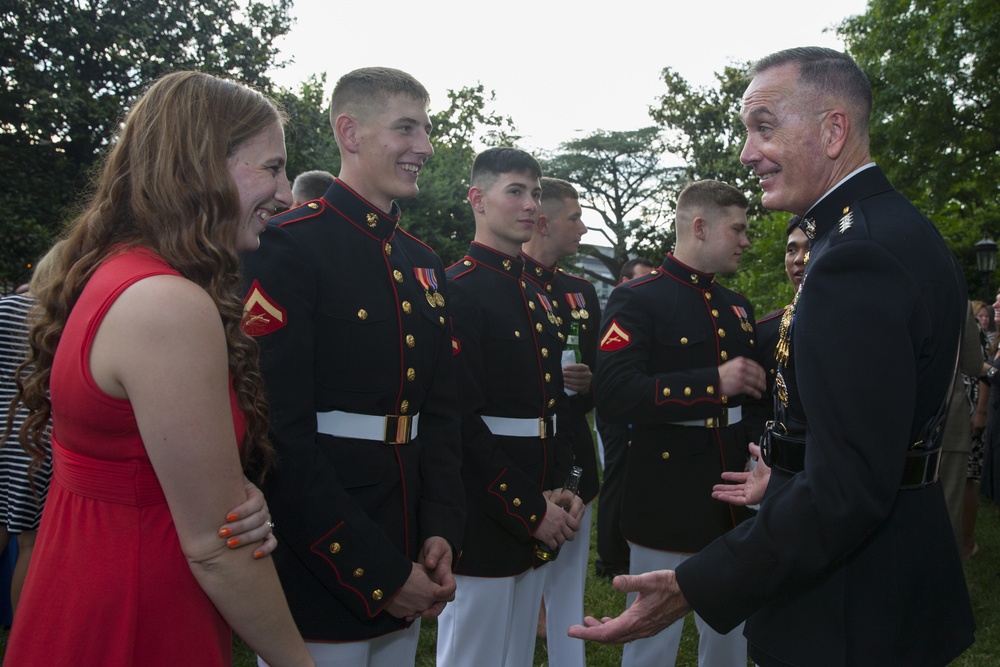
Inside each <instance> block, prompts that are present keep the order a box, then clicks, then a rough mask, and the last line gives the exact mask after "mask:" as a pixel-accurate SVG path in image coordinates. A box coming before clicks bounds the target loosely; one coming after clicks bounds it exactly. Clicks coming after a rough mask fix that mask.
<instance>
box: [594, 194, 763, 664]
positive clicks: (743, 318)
mask: <svg viewBox="0 0 1000 667" xmlns="http://www.w3.org/2000/svg"><path fill="white" fill-rule="evenodd" d="M746 209H747V200H746V197H744V196H743V194H742V193H741V192H739V191H738V190H737V189H736V188H734V187H732V186H730V185H727V184H725V183H721V182H719V181H711V180H706V181H698V182H695V183H692V184H691V185H689V186H687V187H686V188H685V189H684V191H683V192H681V194H680V196H679V197H678V199H677V213H676V218H675V227H676V230H677V244H676V247H675V249H674V251H673V252H672V253H670V254H668V255H667V257H666V259H664V261H663V265H662V266H661V267H660V269H658V270H656V271H653V272H651V273H650V274H649V275H647V276H646V277H644V278H639V279H637V280H633V281H631V282H629V283H627V284H626V285H623V286H622V287H620V288H618V289H616V290H615V291H614V292H612V293H611V298H610V299H609V301H608V307H607V312H606V314H605V316H604V323H603V324H602V331H603V332H604V333H603V335H602V337H601V343H600V351H599V353H598V358H597V383H596V384H597V400H598V406H599V409H600V410H601V414H602V415H604V416H606V417H607V418H608V419H609V420H612V421H616V422H625V423H631V424H632V444H631V448H630V449H629V454H628V461H627V463H626V473H625V498H624V503H623V506H622V532H623V534H624V535H625V537H626V539H628V542H629V546H630V547H631V554H632V555H631V564H630V572H631V573H632V574H640V573H643V572H650V571H652V570H659V569H663V568H671V569H672V568H674V567H676V566H677V565H678V564H680V563H682V562H683V561H684V560H685V559H686V558H687V557H688V556H689V555H690V554H692V553H695V552H697V551H699V550H700V549H702V548H703V547H705V546H706V545H707V544H709V543H710V542H711V541H712V540H713V539H715V538H716V537H718V536H720V535H722V534H723V533H725V532H726V531H727V530H729V529H731V528H733V527H734V526H735V525H736V524H738V523H739V522H740V521H742V520H743V519H745V518H747V517H748V516H749V511H748V510H747V509H745V508H742V507H735V506H732V505H729V504H726V503H724V502H721V501H718V500H714V499H713V498H712V497H711V490H712V486H713V485H714V484H715V483H716V482H717V481H718V479H719V475H720V474H721V473H722V472H724V471H734V472H735V471H740V470H743V469H744V467H745V466H746V462H747V457H746V450H747V442H748V438H747V435H746V433H745V430H744V428H743V425H742V424H741V423H740V420H741V417H742V403H743V400H744V398H745V397H746V396H750V397H753V398H759V397H760V396H761V393H762V392H763V391H764V386H765V378H764V369H763V368H762V367H761V365H760V364H759V363H758V362H757V361H756V360H755V357H756V354H757V350H756V346H755V345H756V340H755V336H756V334H755V332H754V328H753V310H752V307H751V306H750V303H749V302H748V301H747V300H746V299H745V298H744V297H743V296H741V295H739V294H737V293H735V292H733V291H731V290H728V289H726V288H725V287H723V286H721V285H720V284H719V283H718V281H717V280H716V278H715V274H717V273H734V272H735V271H736V270H737V268H738V267H739V263H740V257H741V255H742V253H743V251H744V250H745V249H746V248H747V247H749V245H750V242H749V240H747V235H746V230H747V218H746ZM634 598H635V596H634V595H632V596H630V597H629V599H628V603H629V604H631V603H632V602H633V600H634ZM697 623H698V631H699V634H700V641H699V650H698V654H699V663H700V664H702V665H715V666H720V665H733V666H739V667H745V665H746V641H745V640H744V639H743V636H742V634H741V633H739V632H730V633H728V634H726V635H722V634H719V633H716V632H715V631H713V630H711V629H710V628H709V627H708V625H707V624H705V623H704V622H703V621H702V620H701V619H700V618H698V619H697ZM682 625H683V624H682V623H677V624H675V625H674V626H672V627H671V628H669V629H668V630H667V631H666V632H664V633H662V634H661V635H659V636H658V637H654V638H650V639H644V640H642V641H639V642H635V643H633V644H629V645H628V646H626V647H625V650H624V652H623V654H622V665H623V666H624V667H632V666H638V665H658V666H659V665H664V664H671V665H672V664H673V662H674V660H675V659H676V655H677V648H678V646H679V643H680V635H681V629H682Z"/></svg>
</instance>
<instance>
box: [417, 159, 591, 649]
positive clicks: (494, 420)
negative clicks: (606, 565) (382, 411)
mask: <svg viewBox="0 0 1000 667" xmlns="http://www.w3.org/2000/svg"><path fill="white" fill-rule="evenodd" d="M540 177H541V168H540V167H539V166H538V162H537V161H536V160H535V159H534V158H533V157H531V156H530V155H529V154H527V153H525V152H524V151H521V150H517V149H514V148H491V149H489V150H486V151H484V152H482V153H480V154H479V155H478V156H477V157H476V160H475V163H474V164H473V167H472V179H471V183H472V187H471V188H470V189H469V203H470V204H471V205H472V210H473V214H474V216H475V219H476V235H475V239H474V241H473V243H472V245H471V246H470V247H469V252H468V255H466V257H465V259H464V260H462V261H459V262H458V263H456V264H455V265H454V266H451V267H450V268H449V269H448V280H449V284H450V287H451V294H452V304H453V308H452V316H453V319H454V343H453V346H454V353H455V358H456V359H457V360H458V361H459V365H460V369H459V376H460V379H459V400H460V401H461V408H462V445H463V461H462V475H463V478H464V480H465V491H466V496H467V498H468V506H469V519H468V522H467V524H466V530H465V542H464V550H463V553H462V556H461V557H460V558H459V561H458V564H457V566H456V573H457V575H458V576H457V577H456V578H457V580H458V591H457V593H456V596H455V601H454V602H452V603H451V604H449V605H448V606H447V607H446V608H445V610H444V611H443V612H442V614H441V616H440V618H439V619H438V642H437V664H438V665H439V666H440V667H461V666H468V667H490V666H495V667H530V665H531V663H532V660H533V657H534V645H535V629H536V624H537V620H538V610H539V604H540V602H541V596H542V585H543V579H544V578H543V572H542V570H541V569H536V568H537V567H538V566H539V565H543V564H544V563H543V562H541V561H539V560H537V559H536V556H535V544H536V542H542V543H544V544H546V545H547V546H548V547H550V548H557V547H559V546H560V545H562V544H563V542H565V540H567V539H572V538H573V535H574V533H575V531H577V530H579V528H580V522H579V519H580V516H581V515H582V513H583V503H582V502H581V501H580V499H579V498H578V497H576V496H575V495H574V496H570V494H569V493H566V494H563V493H562V489H561V488H560V487H561V485H562V483H563V480H565V479H566V476H567V474H568V473H569V470H570V466H571V464H572V459H573V451H572V447H571V445H570V442H569V440H568V439H567V437H566V436H565V435H564V433H565V432H566V431H567V424H569V423H570V419H569V410H568V401H567V398H566V394H565V392H564V391H563V372H562V367H561V359H560V356H561V353H562V349H563V346H564V345H565V338H566V336H565V334H564V333H563V332H562V331H561V330H560V328H559V324H558V319H557V316H556V314H555V307H554V306H553V304H552V300H551V299H550V298H549V296H548V293H546V292H545V291H544V290H538V289H536V288H535V286H534V283H531V282H529V281H527V280H526V279H524V277H523V276H522V269H523V261H522V260H521V259H520V258H518V256H517V254H518V251H519V250H520V247H521V244H522V243H523V242H524V241H527V240H528V239H529V238H531V234H532V229H533V228H534V226H535V220H536V217H537V216H538V207H539V197H540V195H541V186H540V183H539V178H540ZM560 503H564V504H566V506H567V507H568V508H569V510H568V511H566V510H564V509H563V508H562V507H560ZM546 567H547V566H546Z"/></svg>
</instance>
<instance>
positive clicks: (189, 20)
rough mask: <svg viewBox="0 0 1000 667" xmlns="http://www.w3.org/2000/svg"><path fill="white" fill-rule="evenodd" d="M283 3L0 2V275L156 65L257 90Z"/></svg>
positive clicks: (38, 237) (66, 198)
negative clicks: (2, 216) (1, 216)
mask: <svg viewBox="0 0 1000 667" xmlns="http://www.w3.org/2000/svg"><path fill="white" fill-rule="evenodd" d="M290 7H291V0H268V1H267V2H266V3H265V2H249V3H247V2H244V1H241V0H207V1H197V2H196V1H195V0H171V1H170V2H161V0H21V1H20V2H4V3H3V5H2V6H0V29H2V34H3V39H2V40H0V182H2V183H3V190H2V191H0V206H2V208H3V210H4V211H6V213H7V219H6V220H5V222H4V237H5V238H4V239H3V242H0V247H2V248H3V253H2V254H0V276H2V278H0V281H2V282H9V281H17V280H19V276H21V275H22V274H23V273H24V267H25V266H26V264H27V263H28V262H30V261H33V260H35V259H36V258H37V256H38V255H39V254H41V252H42V251H43V250H44V249H45V247H47V245H48V243H49V242H50V241H51V238H52V237H53V236H54V235H55V234H56V233H58V231H59V229H60V228H61V225H62V223H63V221H64V220H65V218H66V216H67V207H69V206H70V205H71V204H72V203H73V202H75V201H77V199H78V197H79V196H80V191H81V190H83V189H85V188H86V187H87V185H88V176H89V171H90V170H91V168H92V166H93V165H94V163H95V160H96V158H97V155H98V153H99V151H100V149H101V148H102V147H104V146H105V145H106V143H107V142H108V140H109V139H110V137H111V135H112V133H113V131H114V129H115V127H116V124H117V123H118V121H119V119H120V117H121V115H122V113H123V111H124V110H125V109H126V108H127V107H128V106H129V104H131V102H132V101H133V100H134V99H135V98H136V96H137V95H138V94H139V92H140V91H141V90H142V88H143V87H144V86H146V85H147V84H148V83H149V82H151V81H152V80H153V79H155V78H156V77H157V76H159V75H160V74H163V73H165V72H168V71H172V70H178V69H200V70H203V71H208V72H213V73H216V74H222V75H226V76H229V77H232V78H235V79H238V80H241V81H244V82H246V83H249V84H251V85H255V86H258V87H261V88H263V89H269V88H270V81H269V80H268V78H267V76H266V74H265V72H266V71H267V70H268V69H270V68H271V67H273V66H275V64H276V63H275V57H276V53H277V52H276V50H275V47H274V41H275V39H276V38H278V37H280V36H281V35H283V34H285V33H286V32H288V28H289V25H290V24H289V18H288V10H289V8H290Z"/></svg>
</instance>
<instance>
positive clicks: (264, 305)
mask: <svg viewBox="0 0 1000 667" xmlns="http://www.w3.org/2000/svg"><path fill="white" fill-rule="evenodd" d="M286 324H288V315H287V313H286V312H285V309H284V308H282V307H281V306H279V305H278V303H277V302H276V301H275V300H274V299H272V298H271V297H269V296H268V295H267V293H266V292H265V291H264V290H263V289H262V288H261V286H260V283H259V282H257V281H256V280H255V281H253V285H251V286H250V291H249V292H247V296H246V298H245V299H244V300H243V322H241V323H240V327H241V328H242V329H243V331H244V332H246V333H247V334H248V335H250V336H264V335H266V334H269V333H273V332H275V331H277V330H278V329H280V328H281V327H283V326H285V325H286Z"/></svg>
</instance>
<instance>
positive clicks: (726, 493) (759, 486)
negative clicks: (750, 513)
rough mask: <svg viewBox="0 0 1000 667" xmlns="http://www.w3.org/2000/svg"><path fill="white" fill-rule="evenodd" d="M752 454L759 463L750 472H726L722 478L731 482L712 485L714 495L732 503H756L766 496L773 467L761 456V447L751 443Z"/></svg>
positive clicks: (717, 498)
mask: <svg viewBox="0 0 1000 667" xmlns="http://www.w3.org/2000/svg"><path fill="white" fill-rule="evenodd" d="M750 455H751V456H753V457H754V458H755V459H757V465H756V466H754V469H753V470H751V471H750V472H724V473H722V479H724V480H726V481H727V482H730V483H729V484H716V485H715V486H713V487H712V497H713V498H715V499H716V500H721V501H723V502H727V503H729V504H730V505H756V504H757V503H759V502H760V501H761V500H763V498H764V491H766V490H767V483H768V481H769V480H770V479H771V468H769V467H768V465H767V464H766V463H764V459H762V458H761V457H760V447H758V446H757V445H755V444H754V443H752V442H751V443H750Z"/></svg>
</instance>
